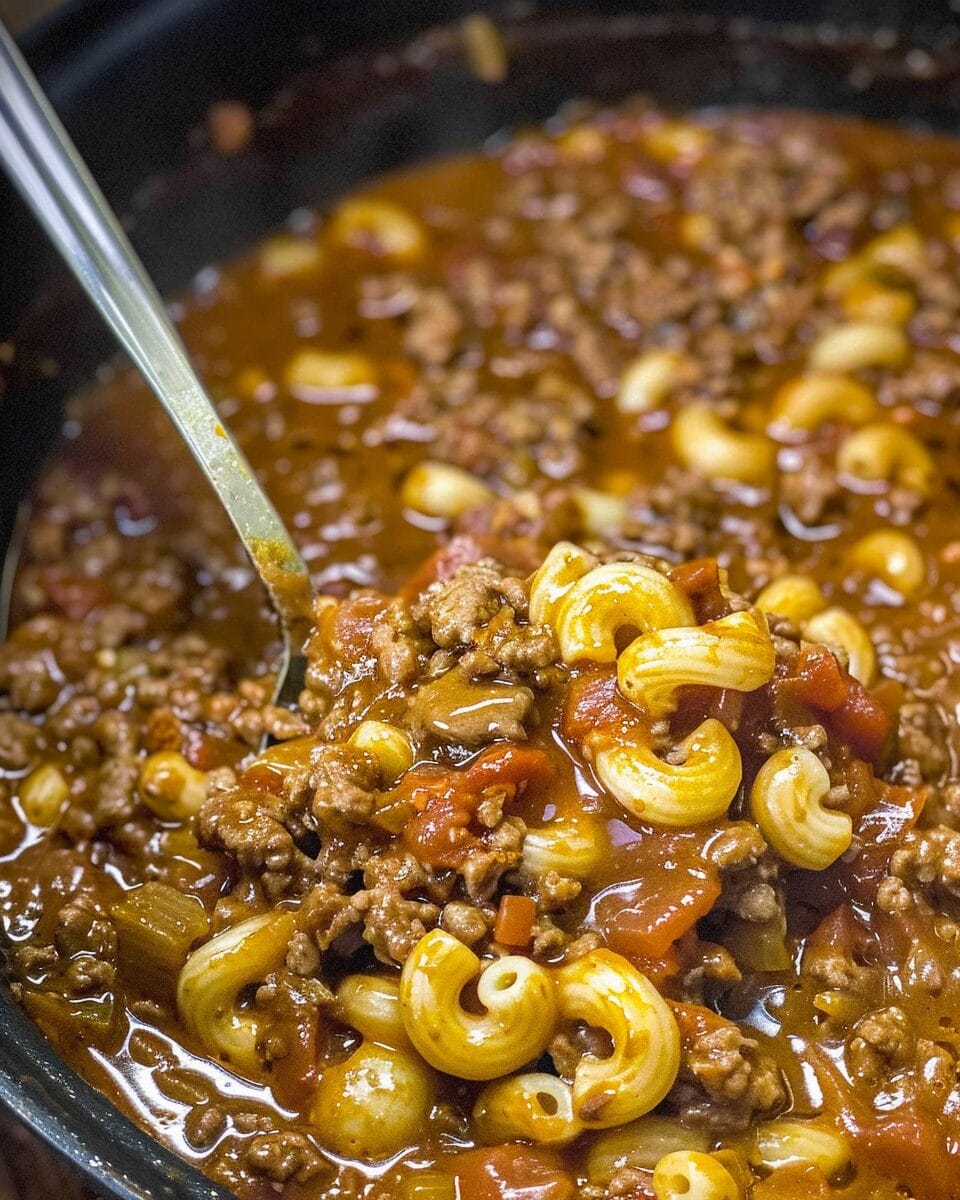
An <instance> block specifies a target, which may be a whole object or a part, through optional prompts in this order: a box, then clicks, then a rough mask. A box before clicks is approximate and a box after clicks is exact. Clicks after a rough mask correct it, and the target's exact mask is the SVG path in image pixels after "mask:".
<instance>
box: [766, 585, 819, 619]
mask: <svg viewBox="0 0 960 1200" xmlns="http://www.w3.org/2000/svg"><path fill="white" fill-rule="evenodd" d="M756 607H757V608H759V609H760V611H761V612H764V613H776V614H777V615H778V616H781V617H786V618H787V620H788V621H793V622H794V624H796V625H799V624H800V623H801V622H802V621H806V620H807V619H808V618H809V617H812V616H813V615H814V614H815V613H818V612H822V611H823V609H825V608H826V607H827V599H826V597H825V596H824V594H823V592H822V591H821V590H820V585H819V584H818V583H817V582H816V581H815V580H813V579H811V578H810V576H809V575H781V576H779V578H777V579H773V580H771V581H770V583H768V584H767V586H766V587H765V588H764V589H763V591H762V592H761V593H760V595H759V596H758V597H757V599H756Z"/></svg>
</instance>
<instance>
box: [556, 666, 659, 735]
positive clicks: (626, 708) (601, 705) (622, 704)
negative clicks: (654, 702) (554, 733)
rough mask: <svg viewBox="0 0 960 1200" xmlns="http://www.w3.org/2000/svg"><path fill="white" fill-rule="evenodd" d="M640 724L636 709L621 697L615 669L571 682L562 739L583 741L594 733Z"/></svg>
mask: <svg viewBox="0 0 960 1200" xmlns="http://www.w3.org/2000/svg"><path fill="white" fill-rule="evenodd" d="M639 721H640V715H639V713H638V712H637V710H636V709H635V708H634V707H633V705H631V704H630V703H629V701H627V700H625V699H624V697H623V696H622V695H621V694H620V691H619V689H618V688H617V673H616V671H615V670H613V669H612V668H605V669H602V670H599V671H587V672H585V673H584V674H582V675H580V676H578V677H577V678H576V679H574V680H573V681H572V682H571V684H570V686H569V689H568V691H567V697H566V702H565V704H564V708H563V720H562V732H563V736H564V737H566V738H569V739H570V741H574V742H582V741H584V740H585V738H586V737H587V736H588V735H589V734H591V733H599V732H603V731H605V730H613V729H624V728H628V727H630V726H636V725H637V724H638V723H639Z"/></svg>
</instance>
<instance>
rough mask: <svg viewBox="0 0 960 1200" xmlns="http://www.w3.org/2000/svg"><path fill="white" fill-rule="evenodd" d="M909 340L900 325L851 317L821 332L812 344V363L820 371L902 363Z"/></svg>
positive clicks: (898, 365)
mask: <svg viewBox="0 0 960 1200" xmlns="http://www.w3.org/2000/svg"><path fill="white" fill-rule="evenodd" d="M909 356H910V343H909V342H908V341H907V337H906V334H905V333H904V332H903V330H902V329H901V328H900V327H899V325H891V324H889V323H888V322H886V321H848V322H846V323H845V324H842V325H835V326H834V327H833V328H832V329H827V330H826V331H825V332H824V333H821V334H820V336H819V337H818V338H817V340H816V341H815V342H814V343H813V346H812V347H811V348H810V357H809V362H810V366H811V367H813V368H814V369H815V370H818V371H838V372H841V373H842V372H845V371H859V370H861V369H862V368H864V367H892V368H898V367H902V366H903V365H904V363H905V362H906V361H907V359H908V358H909Z"/></svg>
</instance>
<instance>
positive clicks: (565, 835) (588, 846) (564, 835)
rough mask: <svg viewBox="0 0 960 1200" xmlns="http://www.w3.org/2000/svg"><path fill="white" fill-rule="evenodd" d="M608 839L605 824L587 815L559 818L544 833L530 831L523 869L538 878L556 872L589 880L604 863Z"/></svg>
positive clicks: (536, 830)
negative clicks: (549, 872)
mask: <svg viewBox="0 0 960 1200" xmlns="http://www.w3.org/2000/svg"><path fill="white" fill-rule="evenodd" d="M606 849H607V835H606V830H605V828H604V825H603V822H602V821H600V820H598V819H597V818H596V817H591V816H590V815H589V814H587V813H583V814H580V815H578V816H576V817H559V818H557V819H555V820H554V821H551V823H550V824H549V825H545V826H544V827H543V828H542V829H528V830H527V834H526V837H525V838H524V839H523V860H522V861H523V865H524V867H525V868H526V869H527V870H528V871H530V872H531V874H534V875H545V874H546V873H547V872H548V871H556V872H557V874H558V875H566V876H568V877H569V878H571V879H580V880H583V879H589V878H590V876H591V875H593V873H594V872H595V871H596V870H597V868H598V867H599V866H600V864H601V863H602V862H603V859H604V856H605V853H606Z"/></svg>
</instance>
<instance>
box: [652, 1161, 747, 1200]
mask: <svg viewBox="0 0 960 1200" xmlns="http://www.w3.org/2000/svg"><path fill="white" fill-rule="evenodd" d="M653 1192H654V1195H655V1196H656V1198H657V1200H741V1197H742V1194H743V1193H742V1192H741V1190H740V1185H739V1184H738V1183H737V1181H736V1180H735V1179H734V1177H733V1176H732V1175H731V1174H730V1172H729V1171H728V1170H727V1168H726V1167H724V1166H723V1165H722V1164H721V1163H719V1162H717V1160H716V1159H715V1158H714V1157H713V1155H712V1154H701V1153H699V1152H698V1151H696V1150H674V1151H673V1152H672V1153H671V1154H665V1155H664V1156H663V1158H661V1159H660V1161H659V1162H658V1163H657V1165H656V1166H655V1167H654V1169H653Z"/></svg>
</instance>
